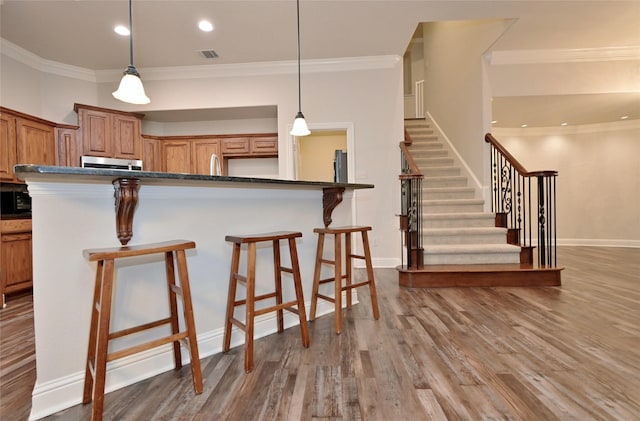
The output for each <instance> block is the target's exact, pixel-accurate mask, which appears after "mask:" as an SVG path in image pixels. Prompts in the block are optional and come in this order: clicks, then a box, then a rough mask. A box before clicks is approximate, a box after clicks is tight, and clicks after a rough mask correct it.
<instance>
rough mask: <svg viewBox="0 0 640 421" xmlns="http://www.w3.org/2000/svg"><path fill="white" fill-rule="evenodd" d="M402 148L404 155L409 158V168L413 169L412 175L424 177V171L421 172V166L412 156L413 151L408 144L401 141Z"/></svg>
mask: <svg viewBox="0 0 640 421" xmlns="http://www.w3.org/2000/svg"><path fill="white" fill-rule="evenodd" d="M400 150H401V151H402V153H403V154H404V157H405V158H406V159H407V164H409V169H410V170H411V174H410V175H419V176H421V177H422V173H421V172H420V168H418V165H416V161H414V160H413V156H411V152H409V149H408V148H407V144H406V143H405V142H400Z"/></svg>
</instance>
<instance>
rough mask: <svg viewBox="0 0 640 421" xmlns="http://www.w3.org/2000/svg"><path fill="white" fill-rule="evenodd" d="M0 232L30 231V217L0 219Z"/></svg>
mask: <svg viewBox="0 0 640 421" xmlns="http://www.w3.org/2000/svg"><path fill="white" fill-rule="evenodd" d="M0 232H2V233H3V234H8V233H14V232H29V233H30V232H31V219H4V220H2V221H0Z"/></svg>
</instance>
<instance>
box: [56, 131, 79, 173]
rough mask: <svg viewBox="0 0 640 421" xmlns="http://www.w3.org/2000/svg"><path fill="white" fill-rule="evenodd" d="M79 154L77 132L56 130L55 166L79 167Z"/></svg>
mask: <svg viewBox="0 0 640 421" xmlns="http://www.w3.org/2000/svg"><path fill="white" fill-rule="evenodd" d="M81 153H82V145H81V144H80V138H79V136H78V130H77V129H63V128H60V127H58V128H56V165H60V166H62V167H79V166H80V155H81Z"/></svg>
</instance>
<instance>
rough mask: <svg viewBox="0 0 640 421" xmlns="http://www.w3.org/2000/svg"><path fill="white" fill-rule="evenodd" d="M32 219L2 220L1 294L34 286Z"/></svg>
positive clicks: (0, 249) (0, 251)
mask: <svg viewBox="0 0 640 421" xmlns="http://www.w3.org/2000/svg"><path fill="white" fill-rule="evenodd" d="M31 256H32V253H31V219H9V220H0V294H1V295H2V300H3V303H4V296H5V295H6V294H10V293H13V292H19V291H24V290H27V289H30V288H31V287H32V285H33V264H32V257H31Z"/></svg>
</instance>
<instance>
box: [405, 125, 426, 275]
mask: <svg viewBox="0 0 640 421" xmlns="http://www.w3.org/2000/svg"><path fill="white" fill-rule="evenodd" d="M411 142H412V141H411V136H410V135H409V133H407V131H406V130H405V132H404V141H403V142H400V159H401V163H400V167H401V174H400V176H399V178H400V196H401V197H400V203H401V211H400V212H401V213H400V215H399V216H400V229H401V230H402V231H403V242H404V247H405V250H406V253H405V252H403V253H402V256H403V257H402V266H403V267H404V266H405V261H404V260H405V259H404V256H405V254H406V268H407V269H420V268H422V267H423V266H424V248H423V247H422V180H423V179H424V175H423V174H422V173H421V172H420V169H419V168H418V166H417V165H416V163H415V161H414V160H413V157H412V156H411V153H410V152H409V149H408V146H409V145H411Z"/></svg>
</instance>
